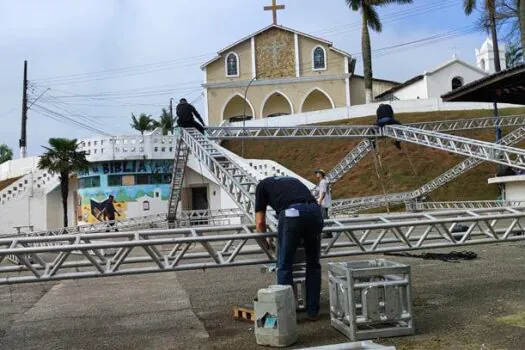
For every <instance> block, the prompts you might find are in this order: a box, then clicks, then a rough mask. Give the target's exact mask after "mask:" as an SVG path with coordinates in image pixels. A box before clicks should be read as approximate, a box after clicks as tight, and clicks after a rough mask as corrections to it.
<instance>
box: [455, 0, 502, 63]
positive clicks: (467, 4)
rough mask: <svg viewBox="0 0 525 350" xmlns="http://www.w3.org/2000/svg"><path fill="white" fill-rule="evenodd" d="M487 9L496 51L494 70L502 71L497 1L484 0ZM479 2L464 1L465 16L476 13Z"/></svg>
mask: <svg viewBox="0 0 525 350" xmlns="http://www.w3.org/2000/svg"><path fill="white" fill-rule="evenodd" d="M483 2H484V7H485V15H486V19H487V20H488V21H486V22H488V27H489V29H490V34H491V37H492V47H493V49H494V68H495V70H496V72H499V71H501V64H500V60H499V45H498V32H497V29H496V0H483ZM477 3H478V0H463V8H464V10H465V14H466V15H467V16H468V15H470V14H471V13H472V11H474V9H475V8H476V5H477Z"/></svg>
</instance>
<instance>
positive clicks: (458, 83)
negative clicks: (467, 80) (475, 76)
mask: <svg viewBox="0 0 525 350" xmlns="http://www.w3.org/2000/svg"><path fill="white" fill-rule="evenodd" d="M462 86H463V79H461V77H455V78H454V79H452V90H456V89H457V88H460V87H462Z"/></svg>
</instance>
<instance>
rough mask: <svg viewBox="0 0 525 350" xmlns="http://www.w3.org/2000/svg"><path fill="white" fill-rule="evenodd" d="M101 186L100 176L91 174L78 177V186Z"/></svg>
mask: <svg viewBox="0 0 525 350" xmlns="http://www.w3.org/2000/svg"><path fill="white" fill-rule="evenodd" d="M92 187H100V176H90V177H84V178H81V179H78V188H92Z"/></svg>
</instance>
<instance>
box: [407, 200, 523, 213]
mask: <svg viewBox="0 0 525 350" xmlns="http://www.w3.org/2000/svg"><path fill="white" fill-rule="evenodd" d="M516 207H525V201H452V202H415V203H411V204H410V205H407V210H411V211H427V210H450V209H480V208H516Z"/></svg>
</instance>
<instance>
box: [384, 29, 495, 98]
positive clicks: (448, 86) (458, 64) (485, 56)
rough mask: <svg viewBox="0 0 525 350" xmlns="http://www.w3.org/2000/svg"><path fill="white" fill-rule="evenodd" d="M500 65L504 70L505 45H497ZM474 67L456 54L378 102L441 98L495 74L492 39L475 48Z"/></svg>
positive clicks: (396, 88)
mask: <svg viewBox="0 0 525 350" xmlns="http://www.w3.org/2000/svg"><path fill="white" fill-rule="evenodd" d="M499 51H500V63H501V67H502V69H505V46H504V45H503V44H500V47H499ZM476 64H477V66H474V65H472V64H469V63H467V62H465V61H463V60H460V59H459V58H458V57H456V55H454V56H453V58H452V59H451V60H449V61H447V62H444V63H442V64H440V65H439V66H437V67H436V68H434V69H432V70H429V71H425V72H423V74H420V75H417V76H415V77H413V78H411V79H409V80H407V81H405V82H404V83H402V84H400V85H398V86H395V87H393V88H391V89H390V90H388V91H385V92H383V93H382V94H380V95H377V96H376V100H377V101H393V100H419V99H431V98H440V96H441V95H443V94H445V93H447V92H449V91H451V90H454V89H457V88H459V87H461V86H463V85H465V84H468V83H470V82H473V81H475V80H478V79H481V78H483V77H485V76H487V75H489V74H492V73H494V72H495V69H494V49H493V45H492V40H491V39H490V38H487V39H486V40H485V42H484V43H483V45H482V46H481V49H479V50H478V49H476Z"/></svg>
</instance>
